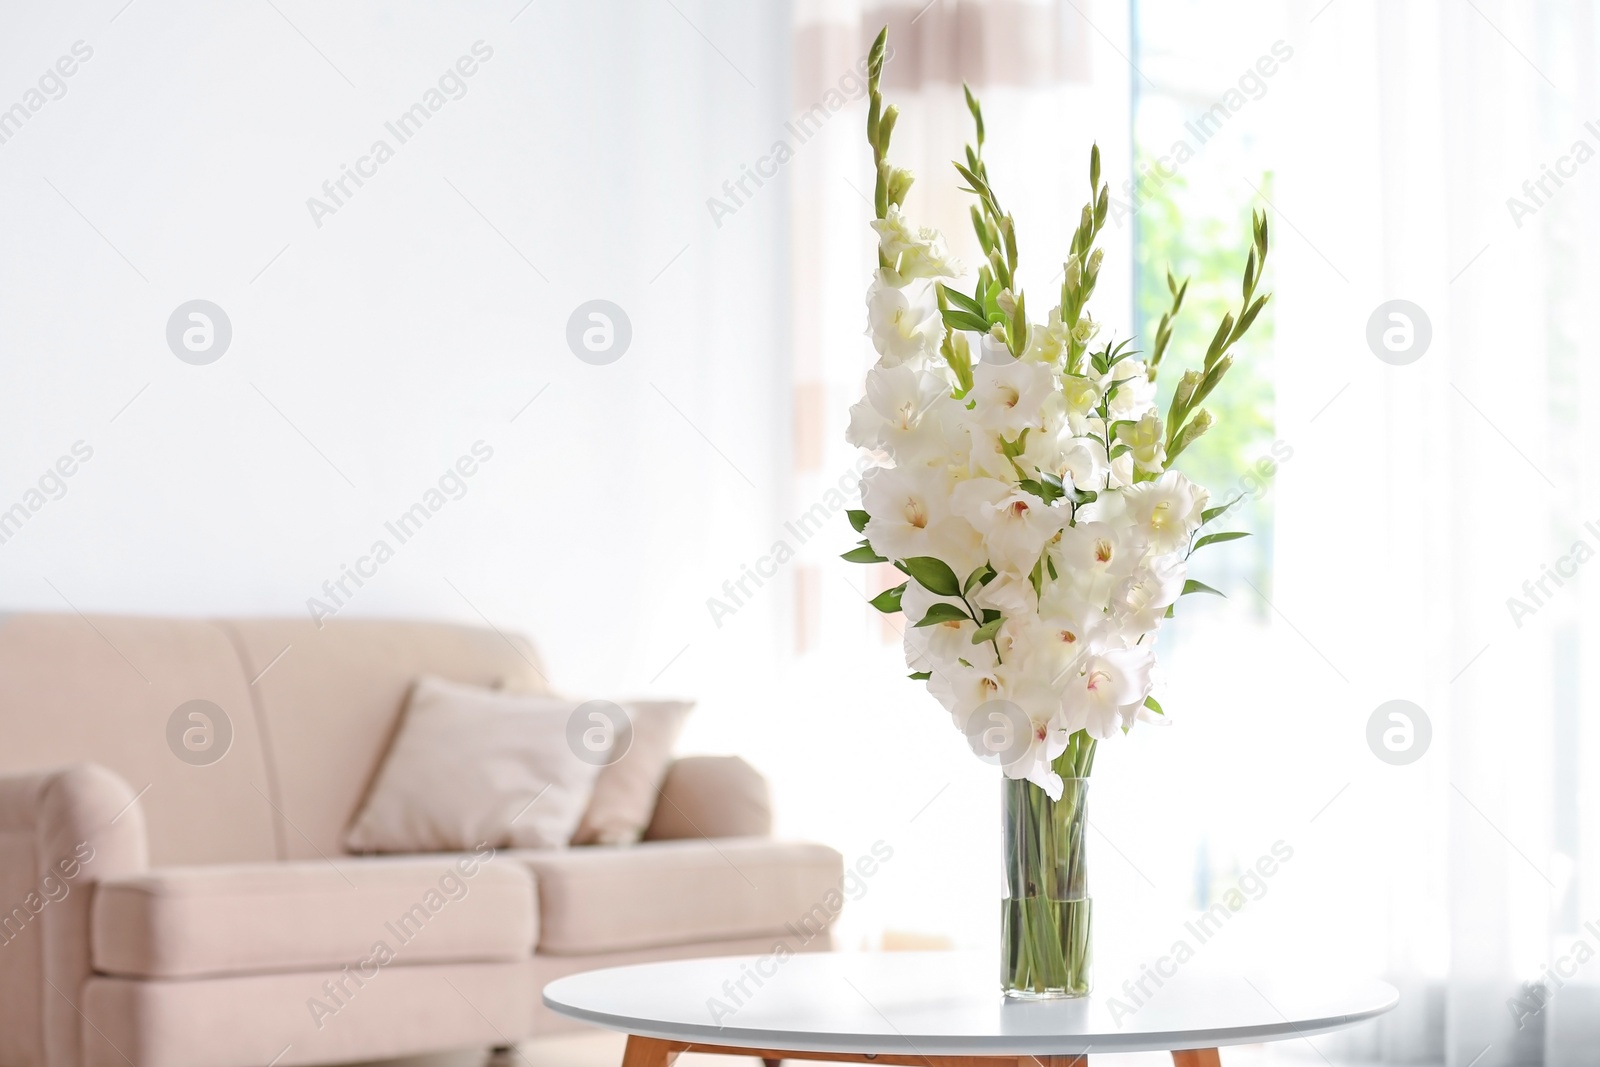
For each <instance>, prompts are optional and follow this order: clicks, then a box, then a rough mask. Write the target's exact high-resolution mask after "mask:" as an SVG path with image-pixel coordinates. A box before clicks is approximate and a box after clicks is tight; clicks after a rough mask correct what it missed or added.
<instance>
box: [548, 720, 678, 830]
mask: <svg viewBox="0 0 1600 1067" xmlns="http://www.w3.org/2000/svg"><path fill="white" fill-rule="evenodd" d="M620 706H621V708H622V710H623V712H624V714H625V715H626V717H627V721H626V722H625V723H624V724H622V726H621V727H620V728H619V729H618V730H617V731H616V736H615V738H614V741H613V747H612V749H611V752H610V754H609V757H608V760H609V762H607V763H606V764H605V766H603V767H601V769H600V776H599V778H597V779H596V780H595V783H594V795H593V796H591V797H590V798H589V807H588V810H587V811H585V812H584V813H583V821H582V822H580V823H579V824H578V832H577V833H576V834H574V835H573V837H572V843H573V844H574V845H631V844H633V843H634V842H635V841H638V840H639V838H640V837H642V836H643V835H644V830H645V827H647V826H649V825H650V816H651V815H653V814H654V813H655V810H656V797H657V795H658V794H659V792H660V789H661V783H662V781H663V780H664V779H665V778H666V776H667V768H668V767H669V766H670V765H671V763H672V746H673V744H674V743H675V742H676V741H677V740H678V734H679V733H681V732H682V731H683V724H684V721H685V720H686V719H688V717H689V712H690V711H692V710H694V704H693V702H691V701H684V700H632V701H628V702H627V703H625V704H622V705H620Z"/></svg>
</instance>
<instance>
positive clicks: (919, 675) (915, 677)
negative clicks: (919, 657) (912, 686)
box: [906, 671, 933, 682]
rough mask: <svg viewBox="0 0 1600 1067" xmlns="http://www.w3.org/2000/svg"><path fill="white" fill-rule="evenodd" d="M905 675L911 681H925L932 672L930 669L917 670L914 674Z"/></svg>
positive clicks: (930, 676) (931, 675)
mask: <svg viewBox="0 0 1600 1067" xmlns="http://www.w3.org/2000/svg"><path fill="white" fill-rule="evenodd" d="M906 677H907V678H910V679H911V680H912V681H913V682H926V681H927V680H928V679H929V678H932V677H933V672H932V671H917V672H916V673H915V674H908V675H906Z"/></svg>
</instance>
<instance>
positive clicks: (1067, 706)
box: [1061, 647, 1156, 741]
mask: <svg viewBox="0 0 1600 1067" xmlns="http://www.w3.org/2000/svg"><path fill="white" fill-rule="evenodd" d="M1155 661H1156V657H1155V650H1154V649H1153V648H1145V647H1138V648H1124V649H1108V650H1107V651H1105V652H1099V653H1093V654H1091V655H1088V656H1085V657H1084V658H1083V659H1082V660H1080V661H1079V663H1078V666H1077V668H1076V669H1075V670H1074V671H1073V672H1072V674H1071V676H1070V677H1069V678H1068V679H1067V687H1066V689H1065V691H1063V692H1062V694H1061V710H1062V714H1063V716H1064V718H1065V720H1066V725H1067V728H1068V729H1069V730H1074V731H1075V730H1087V731H1089V736H1090V737H1093V738H1096V739H1098V740H1102V741H1103V740H1105V739H1106V738H1108V737H1114V736H1116V733H1117V731H1118V730H1120V729H1122V728H1123V727H1125V726H1131V725H1132V724H1133V720H1134V717H1135V715H1137V713H1138V709H1139V705H1141V704H1143V703H1144V698H1145V697H1147V696H1149V695H1150V670H1151V668H1153V667H1154V666H1155Z"/></svg>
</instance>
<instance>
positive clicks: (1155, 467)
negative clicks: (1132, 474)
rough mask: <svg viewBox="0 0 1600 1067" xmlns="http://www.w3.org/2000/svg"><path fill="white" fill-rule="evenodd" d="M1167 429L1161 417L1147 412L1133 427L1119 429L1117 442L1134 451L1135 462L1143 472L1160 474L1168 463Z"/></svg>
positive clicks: (1152, 412) (1120, 427)
mask: <svg viewBox="0 0 1600 1067" xmlns="http://www.w3.org/2000/svg"><path fill="white" fill-rule="evenodd" d="M1166 433H1167V429H1166V427H1165V426H1163V425H1162V423H1161V416H1160V415H1157V414H1156V413H1155V412H1154V411H1146V412H1145V413H1144V414H1143V415H1142V416H1140V418H1139V421H1138V422H1136V423H1134V424H1133V425H1132V426H1126V425H1124V426H1119V427H1117V440H1118V441H1121V442H1122V443H1123V444H1125V445H1127V446H1128V447H1129V448H1131V449H1132V450H1133V462H1134V465H1135V466H1136V467H1138V468H1139V469H1140V470H1142V471H1152V472H1159V471H1160V470H1161V469H1162V468H1163V467H1164V466H1165V465H1166V462H1167V438H1166Z"/></svg>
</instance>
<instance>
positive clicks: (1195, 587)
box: [1178, 578, 1228, 600]
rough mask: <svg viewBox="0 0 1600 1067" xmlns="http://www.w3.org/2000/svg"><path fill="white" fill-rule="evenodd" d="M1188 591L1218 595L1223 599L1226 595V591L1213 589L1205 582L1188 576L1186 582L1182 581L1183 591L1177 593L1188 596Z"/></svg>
mask: <svg viewBox="0 0 1600 1067" xmlns="http://www.w3.org/2000/svg"><path fill="white" fill-rule="evenodd" d="M1190 593H1210V594H1211V595H1212V596H1220V597H1222V598H1223V599H1224V600H1226V599H1227V597H1228V594H1227V593H1224V592H1222V591H1220V590H1217V589H1213V588H1211V587H1210V586H1209V585H1207V584H1206V583H1205V582H1199V581H1196V580H1195V579H1193V578H1190V579H1189V580H1188V581H1187V582H1184V583H1183V592H1181V593H1179V594H1178V595H1179V596H1188V595H1189V594H1190Z"/></svg>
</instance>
